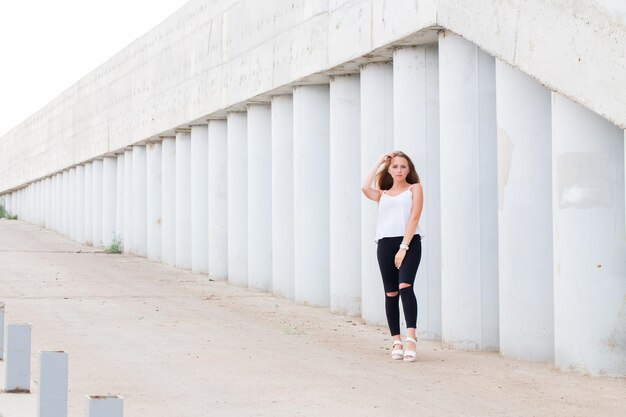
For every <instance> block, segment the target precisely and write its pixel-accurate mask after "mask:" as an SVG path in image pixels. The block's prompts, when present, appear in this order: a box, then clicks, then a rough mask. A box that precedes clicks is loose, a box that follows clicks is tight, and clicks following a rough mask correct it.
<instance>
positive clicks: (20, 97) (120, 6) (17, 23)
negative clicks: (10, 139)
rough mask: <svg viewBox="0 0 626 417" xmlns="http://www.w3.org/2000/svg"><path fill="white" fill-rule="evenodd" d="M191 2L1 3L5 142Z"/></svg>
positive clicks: (0, 103)
mask: <svg viewBox="0 0 626 417" xmlns="http://www.w3.org/2000/svg"><path fill="white" fill-rule="evenodd" d="M185 3H186V0H152V1H149V0H97V1H96V0H0V137H1V136H2V135H4V134H5V133H6V132H8V131H9V130H11V129H12V128H13V127H15V126H16V125H18V124H19V123H21V122H22V121H24V120H25V119H27V118H28V117H29V116H30V115H32V114H33V113H35V112H36V111H38V110H39V109H41V108H42V107H44V106H45V105H46V104H48V103H49V102H50V101H52V99H54V98H55V97H56V96H58V95H59V94H60V93H62V92H63V91H65V90H66V89H67V88H68V87H70V86H71V85H73V84H74V83H76V82H77V81H78V80H79V79H80V78H82V77H83V76H85V75H86V74H88V73H89V72H91V71H92V70H94V69H95V68H97V67H98V66H99V65H100V64H102V63H104V62H106V60H107V59H109V58H110V57H112V56H113V55H115V54H116V53H117V52H119V51H120V50H121V49H123V48H124V47H125V46H127V45H128V44H130V43H131V42H132V41H133V40H135V39H137V38H138V37H140V36H141V35H143V34H144V33H146V32H147V31H149V30H150V29H152V28H153V27H155V26H157V25H158V24H159V23H161V22H162V21H163V20H165V19H166V18H167V17H168V16H169V15H171V14H172V13H174V12H175V11H176V10H177V9H179V8H180V7H181V6H182V5H183V4H185Z"/></svg>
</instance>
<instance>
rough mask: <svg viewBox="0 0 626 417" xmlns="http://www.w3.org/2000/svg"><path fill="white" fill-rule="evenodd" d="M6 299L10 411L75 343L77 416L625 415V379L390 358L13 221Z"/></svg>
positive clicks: (360, 342)
mask: <svg viewBox="0 0 626 417" xmlns="http://www.w3.org/2000/svg"><path fill="white" fill-rule="evenodd" d="M0 300H3V301H4V302H5V303H6V317H5V322H6V323H7V324H8V323H20V322H27V323H31V324H32V326H33V341H32V350H33V355H32V381H33V382H32V392H33V393H32V394H0V415H1V416H3V417H27V416H35V415H37V414H36V413H37V403H36V401H37V392H38V383H37V379H38V363H37V362H38V358H37V352H38V351H42V350H65V351H67V352H69V357H70V371H69V416H70V417H74V416H84V415H85V403H86V400H85V396H86V395H87V394H92V395H93V394H97V395H105V394H119V395H122V396H123V397H124V415H125V417H166V416H167V417H196V416H359V417H362V416H385V417H389V416H393V417H399V416H410V415H411V416H421V417H428V416H438V417H442V416H498V417H501V416H525V417H527V416H550V417H553V416H568V417H572V416H580V417H589V416H602V417H612V416H615V417H618V416H620V417H623V416H626V380H624V379H608V378H593V377H589V376H581V375H574V374H566V373H562V372H559V371H556V370H554V369H553V368H552V367H551V366H548V365H544V364H533V363H526V362H519V361H514V360H510V359H504V358H501V357H499V355H498V354H495V353H477V352H458V351H451V350H447V349H442V348H441V346H440V344H439V343H436V342H427V341H423V342H422V341H420V343H419V349H418V350H419V352H418V354H419V360H418V361H417V362H415V363H402V362H395V361H392V360H391V359H390V357H389V338H388V336H387V330H386V329H384V328H379V327H374V326H369V325H365V324H363V323H362V321H361V320H360V319H355V318H350V317H344V316H338V315H333V314H331V313H329V311H328V310H327V309H322V308H313V307H307V306H300V305H296V304H294V303H293V302H291V301H289V300H285V299H280V298H275V297H274V296H272V295H270V294H267V293H260V292H253V291H249V290H247V289H244V288H238V287H234V286H232V285H229V284H227V283H224V282H215V281H211V280H209V278H208V277H207V276H206V275H198V274H192V273H190V272H187V271H181V270H177V269H175V268H172V267H168V266H164V265H162V264H159V263H155V262H150V261H148V260H146V259H144V258H141V257H136V256H129V255H107V254H104V253H98V252H96V251H94V250H93V248H90V247H86V246H81V245H78V244H76V243H74V242H71V241H70V240H69V239H67V238H65V237H63V236H61V235H59V234H57V233H55V232H52V231H49V230H45V229H42V228H40V227H36V226H33V225H29V224H27V223H24V222H20V221H6V220H0ZM381 302H382V299H381ZM4 367H5V366H4V363H2V362H0V372H1V375H2V383H1V384H0V386H2V387H4Z"/></svg>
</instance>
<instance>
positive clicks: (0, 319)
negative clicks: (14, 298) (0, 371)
mask: <svg viewBox="0 0 626 417" xmlns="http://www.w3.org/2000/svg"><path fill="white" fill-rule="evenodd" d="M0 361H4V302H3V301H0Z"/></svg>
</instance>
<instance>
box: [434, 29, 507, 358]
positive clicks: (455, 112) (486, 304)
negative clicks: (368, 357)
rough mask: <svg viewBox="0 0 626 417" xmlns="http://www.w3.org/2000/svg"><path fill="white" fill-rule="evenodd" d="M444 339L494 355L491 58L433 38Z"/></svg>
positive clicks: (451, 39) (444, 36) (469, 46)
mask: <svg viewBox="0 0 626 417" xmlns="http://www.w3.org/2000/svg"><path fill="white" fill-rule="evenodd" d="M439 94H440V97H439V99H440V129H441V131H440V137H441V141H440V142H441V145H440V146H441V147H440V152H441V156H440V161H441V259H442V268H441V269H442V270H441V284H442V285H441V292H442V316H443V317H442V338H443V341H444V343H445V344H446V345H448V346H451V347H453V348H456V349H469V350H472V349H480V350H497V349H498V343H499V334H498V320H499V318H498V255H497V254H498V212H497V208H498V188H497V169H496V163H497V158H496V120H495V119H496V109H495V62H494V58H493V57H492V56H490V55H488V54H487V53H485V52H484V51H482V50H481V49H479V48H478V47H477V46H476V45H475V44H473V43H471V42H469V41H467V40H465V39H463V38H462V37H460V36H457V35H455V34H453V33H450V32H442V33H441V34H440V35H439Z"/></svg>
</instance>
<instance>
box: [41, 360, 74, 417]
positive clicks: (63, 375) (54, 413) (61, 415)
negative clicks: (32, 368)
mask: <svg viewBox="0 0 626 417" xmlns="http://www.w3.org/2000/svg"><path fill="white" fill-rule="evenodd" d="M67 376H68V355H67V352H39V392H38V394H37V396H38V401H37V416H38V417H67Z"/></svg>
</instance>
